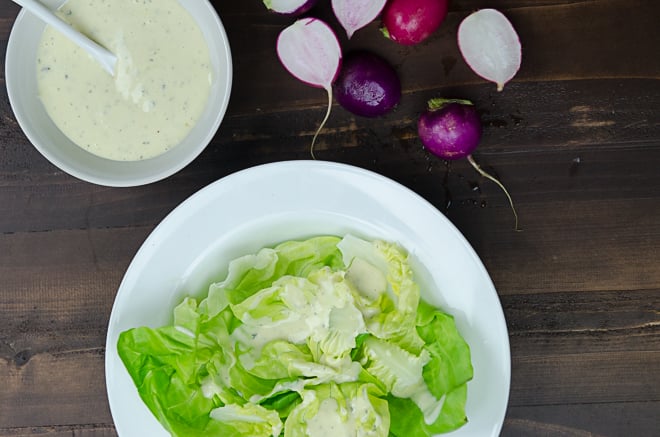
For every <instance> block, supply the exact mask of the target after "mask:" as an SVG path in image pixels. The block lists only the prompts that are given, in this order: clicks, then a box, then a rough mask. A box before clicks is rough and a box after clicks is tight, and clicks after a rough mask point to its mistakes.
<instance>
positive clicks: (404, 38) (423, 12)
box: [381, 0, 449, 45]
mask: <svg viewBox="0 0 660 437" xmlns="http://www.w3.org/2000/svg"><path fill="white" fill-rule="evenodd" d="M448 3H449V0H390V1H389V2H388V3H387V5H385V8H384V9H383V14H382V21H383V27H382V28H381V30H382V32H383V34H384V35H385V36H386V37H388V38H389V39H391V40H392V41H395V42H397V43H399V44H403V45H415V44H419V43H420V42H422V41H424V40H425V39H426V38H428V37H429V36H431V34H432V33H433V32H435V31H436V30H437V29H438V27H440V24H441V23H442V22H443V21H444V19H445V17H446V16H447V9H448Z"/></svg>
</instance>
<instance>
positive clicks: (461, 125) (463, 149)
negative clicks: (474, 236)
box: [417, 99, 519, 231]
mask: <svg viewBox="0 0 660 437" xmlns="http://www.w3.org/2000/svg"><path fill="white" fill-rule="evenodd" d="M417 131H418V134H419V139H420V140H421V142H422V144H423V145H424V147H425V148H426V149H427V150H429V151H430V152H431V153H433V154H434V155H436V156H439V157H440V158H442V159H447V160H455V159H462V158H466V159H467V160H468V162H469V163H470V165H471V166H472V167H473V168H474V169H475V170H476V171H477V172H478V173H479V174H480V175H481V176H483V177H485V178H486V179H488V180H490V181H492V182H494V183H495V184H497V186H499V187H500V188H501V189H502V191H504V194H505V195H506V197H507V199H508V200H509V205H510V206H511V210H512V211H513V216H514V218H515V220H516V223H515V228H514V229H515V230H516V231H517V230H519V229H518V214H517V213H516V209H515V208H514V206H513V200H512V199H511V196H510V195H509V192H508V191H507V189H506V188H505V187H504V185H503V184H502V183H501V182H500V181H499V180H498V179H497V178H495V177H494V176H492V175H491V174H489V173H487V172H486V171H485V170H483V169H482V168H481V167H480V166H479V164H477V162H476V161H475V160H474V158H473V157H472V152H473V151H474V150H475V149H476V148H477V146H478V145H479V141H480V140H481V131H482V129H481V118H480V117H479V114H478V112H477V109H476V108H475V107H474V105H473V104H472V102H470V101H469V100H459V99H431V100H429V101H428V109H427V110H426V111H425V112H424V113H422V115H421V116H420V117H419V121H418V124H417Z"/></svg>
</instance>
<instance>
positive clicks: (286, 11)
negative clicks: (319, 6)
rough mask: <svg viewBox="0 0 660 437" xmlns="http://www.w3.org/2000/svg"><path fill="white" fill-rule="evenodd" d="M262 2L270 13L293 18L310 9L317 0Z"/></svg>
mask: <svg viewBox="0 0 660 437" xmlns="http://www.w3.org/2000/svg"><path fill="white" fill-rule="evenodd" d="M263 2H264V5H265V6H266V7H267V8H268V10H270V11H273V12H275V13H277V14H281V15H289V16H294V17H295V16H298V15H302V14H304V13H305V12H307V11H309V10H310V9H312V7H313V6H314V5H315V4H316V2H317V0H263Z"/></svg>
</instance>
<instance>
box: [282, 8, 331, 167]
mask: <svg viewBox="0 0 660 437" xmlns="http://www.w3.org/2000/svg"><path fill="white" fill-rule="evenodd" d="M277 55H278V57H279V58H280V62H281V63H282V65H283V66H284V68H286V69H287V70H288V71H289V73H291V74H292V75H293V76H294V77H295V78H297V79H298V80H300V81H302V82H304V83H306V84H308V85H311V86H314V87H317V88H323V89H324V90H325V91H326V92H327V93H328V109H327V110H326V113H325V117H324V118H323V121H321V124H320V125H319V127H318V129H317V130H316V132H315V133H314V137H313V138H312V144H311V145H310V147H309V152H310V154H311V155H312V158H314V159H316V157H315V156H314V143H315V142H316V137H318V135H319V132H321V129H323V126H325V123H326V121H328V117H330V111H331V109H332V84H333V82H334V81H335V79H336V78H337V75H338V74H339V67H340V66H341V59H342V50H341V46H340V45H339V41H338V40H337V35H336V34H335V32H334V31H333V30H332V28H330V26H328V24H327V23H325V22H324V21H322V20H319V19H318V18H301V19H298V20H296V22H294V23H293V24H291V25H290V26H289V27H287V28H286V29H284V30H282V31H281V32H280V34H279V36H278V37H277Z"/></svg>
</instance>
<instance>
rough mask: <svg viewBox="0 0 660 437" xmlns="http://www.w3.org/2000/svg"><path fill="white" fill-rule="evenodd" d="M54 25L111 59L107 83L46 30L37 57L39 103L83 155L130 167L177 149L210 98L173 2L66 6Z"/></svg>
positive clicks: (184, 18) (199, 55) (200, 43)
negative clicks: (63, 25)
mask: <svg viewBox="0 0 660 437" xmlns="http://www.w3.org/2000/svg"><path fill="white" fill-rule="evenodd" d="M58 14H59V15H60V17H62V18H63V19H64V20H66V21H67V22H69V23H71V24H72V25H73V26H74V27H75V28H77V29H78V30H80V31H82V32H83V33H85V34H87V35H88V36H90V37H91V38H92V39H94V40H95V41H97V42H98V43H99V44H101V45H103V46H105V47H107V48H108V49H109V50H110V51H112V52H113V53H115V55H117V65H116V72H115V76H114V77H111V76H110V75H108V74H107V73H106V72H105V71H104V70H103V69H102V67H101V66H100V65H98V64H97V63H96V62H95V61H94V60H93V59H91V57H89V56H88V55H87V54H86V53H85V52H84V51H83V50H82V49H79V48H78V47H77V46H76V45H75V44H73V43H72V42H70V41H69V40H68V39H67V38H66V37H64V36H63V35H61V34H60V33H59V32H57V31H56V30H55V29H53V28H51V27H50V26H48V27H46V29H45V31H44V33H43V36H42V39H41V43H40V46H39V49H38V52H37V80H38V85H39V94H40V97H41V101H42V102H43V104H44V107H45V108H46V111H47V112H48V114H49V116H50V117H51V119H52V120H53V122H54V123H55V124H56V125H57V126H58V128H59V129H60V130H61V131H62V132H63V133H64V134H65V135H66V136H67V137H69V138H70V139H71V140H72V141H73V142H74V143H76V144H77V145H78V146H80V147H82V148H83V149H85V150H87V151H89V152H91V153H93V154H95V155H98V156H101V157H104V158H108V159H112V160H118V161H137V160H141V159H148V158H152V157H155V156H157V155H160V154H162V153H164V152H166V151H167V150H169V149H171V148H172V147H174V146H175V145H176V144H178V143H179V142H180V141H181V140H182V139H183V138H184V137H185V136H186V135H187V134H188V133H189V131H190V130H191V129H192V128H193V126H194V125H195V123H196V122H197V120H198V119H199V117H200V116H201V114H202V112H203V110H204V107H205V105H206V101H207V99H208V95H209V92H210V87H211V82H212V73H211V66H210V58H209V49H208V46H207V45H206V41H205V40H204V37H203V35H202V32H201V30H200V29H199V27H198V26H197V24H196V23H195V21H194V20H193V18H192V17H191V16H190V14H189V13H188V12H187V11H186V10H185V9H184V8H183V7H182V6H181V5H179V3H178V2H177V1H176V0H158V1H151V0H144V1H139V2H138V1H135V0H94V1H89V0H69V1H68V2H67V3H65V4H64V5H63V6H62V7H61V8H60V10H59V11H58Z"/></svg>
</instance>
